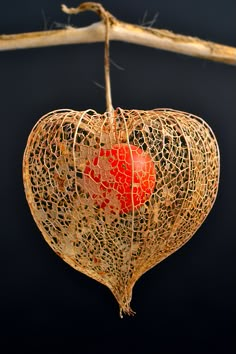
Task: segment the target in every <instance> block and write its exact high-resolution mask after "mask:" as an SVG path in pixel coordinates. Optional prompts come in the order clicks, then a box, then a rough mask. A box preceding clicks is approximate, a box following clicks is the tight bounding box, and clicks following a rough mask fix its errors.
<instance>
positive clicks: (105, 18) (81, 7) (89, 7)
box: [62, 2, 113, 112]
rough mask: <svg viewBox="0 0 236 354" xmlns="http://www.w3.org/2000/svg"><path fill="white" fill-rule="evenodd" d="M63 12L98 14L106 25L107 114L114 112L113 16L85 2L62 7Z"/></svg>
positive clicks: (70, 13) (102, 8)
mask: <svg viewBox="0 0 236 354" xmlns="http://www.w3.org/2000/svg"><path fill="white" fill-rule="evenodd" d="M62 11H63V12H65V13H66V14H68V15H76V14H78V13H79V12H83V11H94V12H96V13H97V14H98V15H99V16H100V17H101V18H102V19H103V21H104V23H105V51H104V70H105V88H106V106H107V112H112V111H113V107H112V99H111V80H110V53H109V31H110V23H111V22H112V18H113V16H112V15H111V14H110V13H109V12H108V11H106V10H105V9H104V7H103V6H102V5H101V4H99V3H96V2H84V3H82V4H80V5H79V6H78V7H76V8H75V7H71V8H68V7H67V6H66V5H62Z"/></svg>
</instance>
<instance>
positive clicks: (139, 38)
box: [0, 7, 236, 65]
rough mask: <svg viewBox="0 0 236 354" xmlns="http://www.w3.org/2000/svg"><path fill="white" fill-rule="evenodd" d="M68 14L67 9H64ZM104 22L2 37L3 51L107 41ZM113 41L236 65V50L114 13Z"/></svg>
mask: <svg viewBox="0 0 236 354" xmlns="http://www.w3.org/2000/svg"><path fill="white" fill-rule="evenodd" d="M63 11H64V12H66V7H65V8H64V9H63ZM104 39H105V25H104V22H103V21H99V22H96V23H94V24H92V25H90V26H87V27H82V28H74V27H66V28H65V29H61V30H50V31H41V32H29V33H20V34H8V35H4V34H3V35H0V51H4V50H16V49H27V48H37V47H47V46H58V45H66V44H80V43H95V42H103V41H104ZM109 39H110V40H115V41H124V42H129V43H133V44H138V45H144V46H148V47H153V48H157V49H162V50H167V51H171V52H176V53H181V54H185V55H190V56H194V57H199V58H203V59H208V60H213V61H218V62H222V63H225V64H231V65H236V48H235V47H230V46H226V45H222V44H218V43H214V42H210V41H205V40H201V39H199V38H196V37H190V36H184V35H180V34H175V33H173V32H171V31H168V30H164V29H155V28H149V27H143V26H138V25H133V24H130V23H126V22H122V21H119V20H117V19H116V18H115V17H114V16H112V15H111V14H110V30H109Z"/></svg>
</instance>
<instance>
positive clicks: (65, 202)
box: [23, 108, 219, 314]
mask: <svg viewBox="0 0 236 354" xmlns="http://www.w3.org/2000/svg"><path fill="white" fill-rule="evenodd" d="M114 144H129V145H134V146H137V147H139V148H141V149H142V150H143V152H144V153H145V154H149V156H150V157H151V159H152V161H153V163H154V166H155V173H156V179H155V180H156V182H155V188H154V190H153V192H152V194H151V195H150V196H149V198H148V199H147V200H146V202H144V203H143V204H142V205H140V206H139V207H138V208H133V209H132V210H131V211H130V212H127V213H120V212H119V208H118V207H119V201H118V200H117V198H116V197H115V195H114V201H113V202H114V205H115V206H117V208H116V207H114V208H113V209H112V210H111V209H109V206H107V207H100V206H99V205H98V204H97V203H96V201H95V200H94V199H93V197H92V196H93V195H92V194H91V192H90V191H89V190H88V189H87V187H86V183H85V178H84V170H85V167H86V165H87V164H88V162H91V163H92V161H94V158H95V157H96V156H98V155H99V151H100V149H101V148H102V149H111V148H112V146H114ZM99 168H100V169H102V168H103V167H102V164H101V166H100V167H99ZM101 172H102V171H101ZM108 174H109V171H108ZM108 178H109V176H108ZM23 180H24V187H25V193H26V197H27V200H28V203H29V207H30V210H31V213H32V215H33V218H34V220H35V222H36V224H37V226H38V227H39V229H40V231H41V232H42V234H43V236H44V238H45V240H46V241H47V243H48V244H49V245H50V247H51V248H52V249H53V250H54V251H55V252H56V253H57V254H58V255H59V256H60V257H61V258H62V259H63V260H64V261H65V262H67V263H68V264H69V265H70V266H72V267H73V268H75V269H76V270H78V271H80V272H82V273H84V274H86V275H88V276H89V277H91V278H93V279H95V280H97V281H99V282H100V283H102V284H104V285H106V286H107V287H108V288H109V289H110V290H111V291H112V293H113V295H114V296H115V298H116V300H117V302H118V304H119V307H120V313H121V314H122V312H123V313H127V314H131V313H132V310H131V308H130V301H131V298H132V289H133V286H134V284H135V283H136V281H137V280H138V278H140V276H141V275H142V274H144V273H145V272H146V271H148V270H149V269H150V268H152V267H154V266H155V265H156V264H158V263H159V262H161V261H162V260H163V259H165V258H166V257H168V256H169V255H171V254H172V253H173V252H175V251H176V250H178V249H179V248H180V247H181V246H183V245H184V244H185V243H186V242H187V241H188V240H189V239H190V238H191V237H192V236H193V235H194V233H195V232H196V230H197V229H198V228H199V227H200V225H201V224H202V223H203V221H204V220H205V218H206V217H207V215H208V213H209V212H210V210H211V208H212V206H213V204H214V201H215V198H216V195H217V190H218V182H219V150H218V145H217V141H216V138H215V136H214V134H213V132H212V130H211V129H210V127H209V126H208V125H207V124H206V123H205V122H204V121H203V120H202V119H201V118H199V117H196V116H194V115H192V114H188V113H184V112H180V111H176V110H171V109H154V110H149V111H142V110H123V109H121V108H117V109H116V110H114V111H113V112H105V113H104V114H98V113H97V112H95V111H93V110H88V111H82V112H78V111H73V110H67V109H65V110H57V111H53V112H50V113H48V114H46V115H45V116H43V117H42V118H41V119H40V120H39V121H38V122H37V123H36V125H35V126H34V128H33V129H32V131H31V133H30V135H29V138H28V142H27V146H26V149H25V153H24V159H23ZM98 188H99V183H98ZM131 188H132V186H131Z"/></svg>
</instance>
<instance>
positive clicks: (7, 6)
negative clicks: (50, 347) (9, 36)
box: [0, 0, 236, 354]
mask: <svg viewBox="0 0 236 354" xmlns="http://www.w3.org/2000/svg"><path fill="white" fill-rule="evenodd" d="M2 3H3V2H2ZM60 3H61V1H58V0H55V1H47V0H37V1H32V0H22V1H17V0H12V1H9V2H4V4H1V12H0V33H20V32H29V31H36V30H43V29H46V28H47V29H49V28H55V27H56V26H60V24H61V23H64V24H65V23H67V21H68V18H67V16H66V15H64V14H62V13H61V11H60ZM67 5H68V6H76V5H77V2H76V1H67ZM103 5H104V6H105V7H106V8H107V9H108V10H110V11H111V12H112V13H113V14H114V15H115V16H116V17H118V18H120V19H122V20H124V21H127V22H131V23H141V22H142V19H143V17H144V14H145V12H146V11H147V16H146V20H152V19H153V17H154V15H155V14H156V13H158V17H157V21H156V24H155V26H156V27H159V28H166V29H169V30H173V31H175V32H177V33H182V34H186V35H187V34H188V35H193V36H198V37H200V38H202V39H207V40H212V41H216V42H219V43H223V44H228V45H232V46H236V37H235V33H236V21H235V18H236V16H235V15H236V2H235V0H225V1H221V0H218V1H217V0H194V1H189V0H179V1H174V0H172V1H171V0H159V1H153V0H145V1H141V0H137V1H127V0H120V1H108V0H107V1H103ZM94 21H97V17H96V15H95V14H92V13H83V14H80V15H79V16H78V17H73V18H71V23H72V24H74V25H77V26H80V25H81V26H83V25H87V24H90V23H92V22H94ZM111 58H112V59H113V60H114V61H115V62H116V63H117V64H118V65H120V66H121V67H122V68H123V69H124V70H119V69H118V68H116V67H114V66H112V70H111V74H112V92H113V104H114V106H120V107H124V108H138V109H151V108H156V107H170V108H175V109H179V110H184V111H188V112H192V113H194V114H196V115H199V116H201V117H202V118H204V119H205V120H206V121H207V122H208V124H210V125H211V127H212V129H213V130H214V132H215V134H216V136H217V139H218V142H219V146H220V150H221V162H222V164H221V182H220V190H219V194H218V198H217V201H216V203H215V205H214V208H213V209H212V211H211V213H210V215H209V217H208V218H207V220H206V221H205V223H204V224H203V225H202V227H201V228H200V229H199V231H198V232H197V234H196V235H195V236H194V237H193V238H192V239H191V240H190V241H189V242H188V243H187V244H186V245H185V246H184V247H183V248H181V249H180V250H179V251H178V252H176V253H175V254H173V255H172V256H171V257H169V258H168V259H166V260H165V261H163V262H162V263H161V264H159V265H158V266H156V267H155V268H153V269H152V270H151V271H149V272H148V273H146V274H145V275H144V276H143V277H142V278H141V279H140V280H139V281H138V283H137V284H136V286H135V288H134V292H133V301H132V307H133V309H134V310H135V311H136V312H137V314H136V316H135V317H133V318H129V317H125V318H124V319H123V320H121V319H120V318H119V314H118V306H117V304H116V302H115V299H114V298H113V296H112V294H111V293H110V292H109V290H108V289H107V288H106V287H104V286H103V285H100V284H99V283H97V282H95V281H94V280H92V279H90V278H88V277H86V276H85V275H83V274H81V273H79V272H76V271H75V270H74V269H72V268H70V267H69V266H68V265H67V264H66V263H64V262H63V261H62V260H61V259H60V258H59V257H58V256H56V255H55V254H54V253H53V251H52V250H51V249H50V248H49V246H48V245H47V244H46V242H45V241H44V239H43V237H42V236H41V234H40V232H39V230H38V229H37V227H36V225H35V223H34V221H33V219H32V217H31V214H30V211H29V208H28V205H27V202H26V199H25V195H24V190H23V185H22V176H21V164H22V155H23V151H24V147H25V145H26V140H27V136H28V134H29V133H30V130H31V129H32V127H33V125H34V124H35V123H36V121H37V120H38V119H39V117H40V116H42V115H43V114H44V113H46V112H49V111H51V110H54V109H57V108H73V109H78V110H84V109H87V108H89V107H91V108H94V109H95V110H97V111H98V112H103V111H104V109H105V99H104V91H103V90H102V89H101V88H100V87H98V86H97V85H96V84H95V83H94V82H98V83H99V84H103V44H102V43H99V44H90V45H87V44H84V45H78V46H76V45H74V46H60V47H54V48H53V47H51V48H42V49H28V50H19V51H9V52H1V53H0V78H1V81H0V82H1V123H0V124H1V150H0V151H1V184H0V186H1V195H2V198H1V238H0V244H1V246H0V250H1V257H0V261H1V290H0V321H1V323H2V330H1V333H2V335H4V336H9V335H20V336H21V337H22V336H24V335H25V336H36V335H37V336H41V337H42V336H54V335H58V336H60V338H61V341H62V339H63V336H69V335H72V336H74V340H75V342H76V343H77V344H78V347H77V348H78V352H79V353H80V352H81V353H90V352H91V353H96V352H98V353H100V352H101V353H104V352H109V353H114V352H116V351H117V352H119V353H120V352H127V353H128V352H129V353H137V352H139V351H140V353H141V352H142V353H163V354H165V353H185V352H186V353H190V354H191V353H218V352H219V353H222V352H224V353H231V352H232V353H233V352H234V350H236V349H235V348H234V347H233V346H234V344H233V334H234V332H235V329H236V327H235V328H234V326H235V315H236V306H235V301H236V300H235V299H236V291H235V289H236V285H235V280H236V278H235V273H236V272H235V270H236V261H235V248H236V247H235V246H236V241H235V237H236V236H235V230H234V224H235V197H236V194H235V139H236V133H235V128H236V123H235V122H236V105H235V101H236V68H235V67H233V66H230V65H225V64H220V63H214V62H208V61H206V60H200V59H197V58H191V57H187V56H183V55H180V54H174V53H169V52H164V51H159V50H155V49H152V48H147V47H142V46H138V45H131V44H128V43H118V42H116V43H115V42H113V43H112V44H111ZM233 328H234V330H233ZM125 338H126V339H127V342H126V343H124V339H125ZM82 343H83V345H85V344H86V348H87V349H83V350H79V349H81V347H80V345H82ZM37 346H38V344H37V345H35V347H37ZM34 349H35V348H34ZM92 349H93V350H92ZM32 352H34V350H33V351H32ZM44 352H45V351H44ZM51 352H52V351H51Z"/></svg>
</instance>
